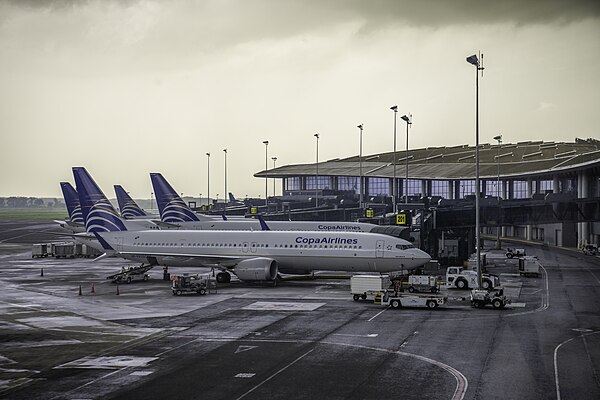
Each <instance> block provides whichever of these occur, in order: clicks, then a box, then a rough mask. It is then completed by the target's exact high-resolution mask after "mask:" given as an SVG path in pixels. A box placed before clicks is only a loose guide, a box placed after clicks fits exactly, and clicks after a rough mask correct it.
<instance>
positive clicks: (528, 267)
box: [519, 256, 540, 276]
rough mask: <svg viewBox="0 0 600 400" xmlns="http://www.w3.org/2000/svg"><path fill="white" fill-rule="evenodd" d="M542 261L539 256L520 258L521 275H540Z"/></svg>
mask: <svg viewBox="0 0 600 400" xmlns="http://www.w3.org/2000/svg"><path fill="white" fill-rule="evenodd" d="M539 274H540V263H539V261H538V259H537V257H532V256H525V257H521V258H519V275H525V276H528V275H534V276H539Z"/></svg>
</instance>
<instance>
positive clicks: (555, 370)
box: [554, 331, 600, 400]
mask: <svg viewBox="0 0 600 400" xmlns="http://www.w3.org/2000/svg"><path fill="white" fill-rule="evenodd" d="M597 333H600V331H596V332H591V333H584V334H583V335H579V336H575V337H572V338H571V339H567V340H565V341H564V342H562V343H561V344H559V345H558V346H556V348H555V349H554V383H555V384H556V400H560V384H559V382H558V349H560V348H561V347H562V346H563V345H565V344H567V343H569V342H570V341H572V340H574V339H578V338H582V339H583V338H584V337H585V336H589V335H595V334H597Z"/></svg>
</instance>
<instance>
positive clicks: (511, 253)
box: [506, 247, 525, 258]
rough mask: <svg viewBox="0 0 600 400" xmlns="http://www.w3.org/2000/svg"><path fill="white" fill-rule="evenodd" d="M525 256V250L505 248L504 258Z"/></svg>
mask: <svg viewBox="0 0 600 400" xmlns="http://www.w3.org/2000/svg"><path fill="white" fill-rule="evenodd" d="M523 256H525V249H511V248H510V247H507V248H506V258H513V257H523Z"/></svg>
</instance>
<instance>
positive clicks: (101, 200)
mask: <svg viewBox="0 0 600 400" xmlns="http://www.w3.org/2000/svg"><path fill="white" fill-rule="evenodd" d="M73 176H74V178H75V185H76V187H77V193H78V195H79V203H80V205H81V213H82V215H83V219H84V220H85V230H86V232H87V233H82V234H78V235H74V236H73V238H74V239H75V240H77V241H79V242H80V243H83V244H86V245H89V246H91V247H93V248H95V249H97V250H101V251H102V250H103V248H102V246H101V245H100V243H98V241H97V240H96V238H95V236H93V235H92V234H91V233H93V232H94V231H96V230H98V229H100V230H102V229H103V228H101V227H102V226H104V225H105V224H112V225H114V226H115V227H119V228H121V229H127V230H130V231H139V230H158V229H160V227H159V226H158V225H157V224H156V223H154V222H152V221H151V220H149V219H134V220H125V219H121V217H120V216H119V214H117V211H116V210H115V208H114V207H113V206H112V204H111V203H110V201H108V199H107V198H106V196H105V195H104V193H103V192H102V190H101V189H100V187H99V186H98V185H97V184H96V182H95V181H94V179H93V178H92V176H91V175H90V174H89V172H87V170H86V169H85V168H84V167H73Z"/></svg>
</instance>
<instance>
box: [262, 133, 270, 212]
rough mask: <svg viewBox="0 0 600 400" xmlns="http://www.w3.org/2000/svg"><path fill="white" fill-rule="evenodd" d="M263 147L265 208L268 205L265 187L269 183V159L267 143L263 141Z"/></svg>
mask: <svg viewBox="0 0 600 400" xmlns="http://www.w3.org/2000/svg"><path fill="white" fill-rule="evenodd" d="M263 144H264V145H265V206H267V205H269V197H268V196H269V195H268V193H267V185H268V183H269V166H268V165H267V160H268V158H269V141H268V140H265V141H263Z"/></svg>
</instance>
